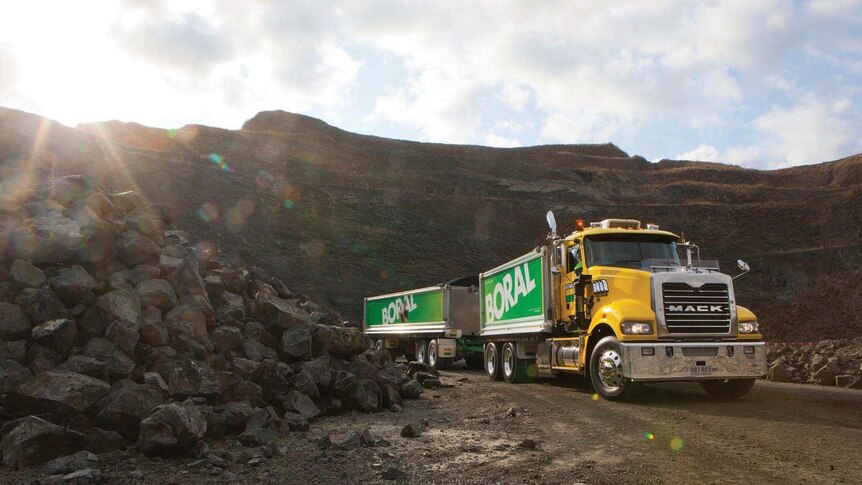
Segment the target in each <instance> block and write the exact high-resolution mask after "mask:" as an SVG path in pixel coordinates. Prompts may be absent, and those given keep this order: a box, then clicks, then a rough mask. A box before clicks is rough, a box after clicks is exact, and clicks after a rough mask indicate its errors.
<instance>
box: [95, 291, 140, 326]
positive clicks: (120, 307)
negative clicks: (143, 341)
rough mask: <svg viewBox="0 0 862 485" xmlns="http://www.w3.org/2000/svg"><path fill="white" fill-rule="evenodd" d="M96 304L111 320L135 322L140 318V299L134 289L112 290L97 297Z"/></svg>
mask: <svg viewBox="0 0 862 485" xmlns="http://www.w3.org/2000/svg"><path fill="white" fill-rule="evenodd" d="M97 304H98V305H99V306H100V307H101V308H102V309H104V310H105V312H107V314H108V316H110V317H111V319H112V320H125V321H127V322H133V323H137V321H138V319H139V318H141V299H140V297H138V293H137V292H136V291H134V290H114V291H111V292H109V293H105V294H104V295H102V296H100V297H99V298H98V300H97ZM106 330H107V329H106Z"/></svg>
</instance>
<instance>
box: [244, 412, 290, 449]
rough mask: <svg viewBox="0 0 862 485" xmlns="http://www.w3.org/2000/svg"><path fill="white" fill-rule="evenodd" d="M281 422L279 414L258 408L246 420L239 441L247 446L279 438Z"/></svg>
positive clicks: (263, 443) (258, 444)
mask: <svg viewBox="0 0 862 485" xmlns="http://www.w3.org/2000/svg"><path fill="white" fill-rule="evenodd" d="M270 409H271V408H270ZM280 424H281V423H280V420H279V419H278V416H276V415H275V414H274V413H273V412H271V411H269V410H267V409H262V408H257V409H255V410H254V411H252V413H251V415H250V416H249V418H248V420H247V421H246V425H245V430H243V432H242V433H241V434H240V435H239V441H240V443H242V444H244V445H246V446H260V445H265V444H267V443H270V442H272V441H275V440H276V438H278V428H279V426H280Z"/></svg>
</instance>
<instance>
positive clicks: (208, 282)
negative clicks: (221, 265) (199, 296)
mask: <svg viewBox="0 0 862 485" xmlns="http://www.w3.org/2000/svg"><path fill="white" fill-rule="evenodd" d="M166 249H167V248H166ZM204 288H205V289H206V291H207V295H209V297H210V299H214V298H217V297H219V296H220V295H221V294H222V293H224V292H225V291H227V290H226V289H225V285H224V282H223V281H222V279H221V277H219V276H218V275H209V276H207V277H205V278H204Z"/></svg>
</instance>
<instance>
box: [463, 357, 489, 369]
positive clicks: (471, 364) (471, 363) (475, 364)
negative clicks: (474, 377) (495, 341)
mask: <svg viewBox="0 0 862 485" xmlns="http://www.w3.org/2000/svg"><path fill="white" fill-rule="evenodd" d="M464 363H465V364H467V368H468V369H471V370H482V365H483V364H484V363H485V359H484V356H482V355H468V356H467V357H464Z"/></svg>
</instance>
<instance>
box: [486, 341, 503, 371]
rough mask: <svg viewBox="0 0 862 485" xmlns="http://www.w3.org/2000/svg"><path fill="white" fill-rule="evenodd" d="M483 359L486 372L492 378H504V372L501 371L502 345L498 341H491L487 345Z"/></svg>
mask: <svg viewBox="0 0 862 485" xmlns="http://www.w3.org/2000/svg"><path fill="white" fill-rule="evenodd" d="M482 360H483V363H484V365H485V373H486V374H488V377H489V378H490V379H491V380H493V381H499V380H502V379H503V373H502V372H501V371H500V347H499V346H498V345H497V344H496V343H494V342H489V343H487V344H486V345H485V356H484V359H482Z"/></svg>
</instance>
